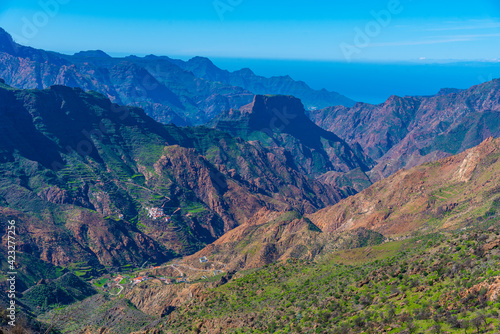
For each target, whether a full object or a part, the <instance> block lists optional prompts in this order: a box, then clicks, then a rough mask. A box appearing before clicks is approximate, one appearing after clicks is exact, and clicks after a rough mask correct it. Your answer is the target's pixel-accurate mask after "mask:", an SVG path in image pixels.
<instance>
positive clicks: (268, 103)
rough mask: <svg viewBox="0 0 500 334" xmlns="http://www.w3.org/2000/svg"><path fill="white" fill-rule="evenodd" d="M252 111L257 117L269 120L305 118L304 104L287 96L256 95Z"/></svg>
mask: <svg viewBox="0 0 500 334" xmlns="http://www.w3.org/2000/svg"><path fill="white" fill-rule="evenodd" d="M245 109H246V110H250V111H251V113H252V114H253V115H254V116H255V117H259V118H264V119H268V118H269V117H278V118H283V117H284V118H288V117H293V118H296V117H298V116H305V109H304V105H303V104H302V102H301V101H300V100H299V99H297V98H295V97H293V96H287V95H256V96H255V97H254V100H253V102H252V103H251V104H250V108H245Z"/></svg>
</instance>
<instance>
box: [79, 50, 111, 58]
mask: <svg viewBox="0 0 500 334" xmlns="http://www.w3.org/2000/svg"><path fill="white" fill-rule="evenodd" d="M74 56H75V57H81V58H111V56H110V55H108V54H107V53H106V52H104V51H102V50H88V51H80V52H77V53H75V54H74Z"/></svg>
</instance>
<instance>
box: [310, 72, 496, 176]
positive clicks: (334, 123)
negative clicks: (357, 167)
mask: <svg viewBox="0 0 500 334" xmlns="http://www.w3.org/2000/svg"><path fill="white" fill-rule="evenodd" d="M309 115H310V117H311V119H312V120H313V121H314V122H315V123H316V124H318V125H319V126H321V127H322V128H324V129H327V130H329V131H332V132H334V133H336V134H337V135H339V136H340V137H341V138H342V139H344V140H345V141H346V142H348V143H350V144H359V145H360V146H361V147H362V148H363V150H364V151H365V152H366V153H367V154H368V155H369V156H370V157H371V158H372V159H373V160H376V161H377V162H378V166H376V167H375V168H374V169H373V170H372V171H371V172H370V173H371V178H372V180H378V179H380V178H383V177H386V176H388V175H391V174H393V173H394V172H396V171H398V170H399V169H401V168H403V167H407V168H408V167H413V166H416V165H418V164H421V163H424V162H428V161H434V160H436V159H438V158H440V157H444V156H447V155H451V154H456V153H459V152H462V151H464V150H466V149H468V148H471V147H473V146H476V145H478V144H479V143H481V142H482V141H483V140H485V139H486V138H488V137H490V136H493V137H499V136H500V80H493V81H490V82H486V83H484V84H481V85H477V86H474V87H471V88H470V89H467V90H457V89H443V90H441V91H440V92H439V93H438V94H437V95H435V96H431V97H398V96H392V97H391V98H389V99H388V100H387V101H386V102H385V103H382V104H379V105H371V104H365V103H357V104H356V105H355V106H354V107H352V108H346V107H341V106H337V107H331V108H326V109H323V110H316V111H311V112H310V114H309Z"/></svg>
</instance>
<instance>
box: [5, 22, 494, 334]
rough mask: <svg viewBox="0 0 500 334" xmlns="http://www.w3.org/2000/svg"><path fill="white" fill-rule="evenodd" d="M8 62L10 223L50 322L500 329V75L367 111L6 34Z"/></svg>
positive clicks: (211, 68)
mask: <svg viewBox="0 0 500 334" xmlns="http://www.w3.org/2000/svg"><path fill="white" fill-rule="evenodd" d="M2 77H3V79H0V227H1V228H2V229H4V230H7V227H8V226H7V225H8V224H9V223H8V222H9V221H15V224H16V232H17V235H16V250H17V254H16V256H17V261H15V262H16V263H15V266H16V270H17V272H18V275H17V276H16V277H17V280H16V287H17V289H18V292H19V296H18V298H17V302H18V305H19V307H18V312H19V316H20V317H22V318H23V319H24V320H23V324H22V326H24V327H29V328H31V330H32V332H34V333H54V334H60V333H87V334H94V333H99V334H119V333H123V334H129V333H135V334H163V333H169V334H170V333H172V334H173V333H188V332H194V333H210V334H211V333H226V332H234V333H362V332H363V333H364V332H371V331H377V332H381V333H416V332H418V330H423V332H425V333H427V332H434V333H441V332H443V331H444V332H450V333H452V332H463V331H465V332H467V330H468V329H469V328H470V327H471V326H474V327H475V328H476V329H477V332H480V330H483V331H486V332H495V330H496V329H497V328H500V321H499V318H498V309H499V305H498V296H499V295H498V291H500V290H499V289H500V272H499V271H498V259H499V258H500V237H499V236H498V235H499V233H500V232H499V226H500V179H499V176H500V160H499V158H500V139H499V138H498V137H500V117H499V116H500V115H499V112H500V80H499V79H496V80H492V81H489V82H486V83H484V84H481V85H477V86H473V87H471V88H469V89H453V88H445V89H442V90H441V91H440V92H438V93H437V94H436V95H434V96H407V97H398V96H392V97H390V98H389V99H388V100H387V101H386V102H385V103H382V104H379V105H371V104H366V103H355V102H354V101H352V100H349V99H348V98H346V97H343V96H342V95H340V94H338V93H333V92H327V91H325V90H322V91H316V90H313V89H311V88H310V87H308V86H307V85H306V84H305V83H303V82H296V81H294V80H292V79H291V78H290V77H287V76H284V77H273V78H264V77H260V76H258V75H256V74H255V73H253V72H252V71H251V70H250V69H242V70H240V71H235V72H229V71H225V70H221V69H219V68H217V67H216V66H215V65H214V64H213V63H212V62H211V61H210V60H209V59H207V58H202V57H195V58H193V59H191V60H188V61H183V60H176V59H172V58H169V57H159V56H153V55H150V56H146V57H136V56H129V57H123V58H115V57H111V56H109V55H107V54H106V53H104V52H103V51H99V50H95V51H82V52H78V53H76V54H74V55H64V54H61V53H56V52H49V51H44V50H39V49H34V48H31V47H26V46H21V45H19V44H17V43H15V42H14V41H13V40H12V38H11V36H10V35H8V34H7V33H6V32H5V31H4V30H1V29H0V78H2ZM2 244H3V245H4V247H5V248H7V238H2ZM0 258H1V259H2V260H5V261H2V264H1V266H0V267H1V269H2V270H4V271H5V272H7V271H8V270H11V268H9V266H8V259H7V256H6V255H5V254H0ZM0 286H1V287H2V288H3V289H4V290H7V289H8V288H9V287H8V281H7V280H6V279H1V280H0ZM8 303H9V300H8V299H7V297H6V296H5V294H4V295H2V296H1V297H0V332H3V331H4V329H6V324H7V319H8V318H7V312H6V311H5V310H4V308H5V307H6V306H7V304H8ZM4 325H5V326H4ZM21 331H22V330H21Z"/></svg>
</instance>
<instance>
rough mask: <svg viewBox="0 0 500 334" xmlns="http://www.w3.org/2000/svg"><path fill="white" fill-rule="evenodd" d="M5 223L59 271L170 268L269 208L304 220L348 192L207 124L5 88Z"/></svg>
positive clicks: (67, 94)
mask: <svg viewBox="0 0 500 334" xmlns="http://www.w3.org/2000/svg"><path fill="white" fill-rule="evenodd" d="M0 99H1V101H2V105H1V106H0V119H1V121H0V124H1V125H0V127H1V140H0V162H1V164H0V166H1V169H2V176H1V181H0V182H1V184H2V186H1V188H0V206H1V207H2V209H1V210H2V213H1V217H2V218H4V220H3V221H4V222H6V221H7V219H17V220H19V221H20V222H22V223H20V226H21V227H20V229H22V230H23V231H25V232H26V233H25V234H24V236H25V238H26V239H25V240H24V241H23V242H22V243H21V244H20V249H23V250H25V251H26V252H28V253H30V254H31V255H33V256H35V257H40V258H41V259H42V260H44V261H47V262H51V263H53V264H55V265H65V266H66V265H68V264H70V263H77V262H82V261H83V262H85V263H86V264H93V265H97V264H100V265H104V266H121V265H125V264H130V263H135V264H136V265H138V264H140V263H142V262H144V261H145V260H149V261H152V262H154V261H156V262H162V261H165V260H167V259H168V258H169V257H172V256H173V255H174V254H175V253H179V254H186V253H190V252H193V251H194V250H196V249H199V248H200V247H202V246H203V245H204V244H207V243H210V242H212V241H214V240H215V239H216V238H218V237H220V236H222V234H223V233H224V232H227V231H229V230H230V229H232V228H234V227H235V226H238V225H239V224H241V223H244V222H245V221H246V220H248V219H249V218H251V217H252V216H253V215H254V214H255V213H256V212H258V211H259V210H261V209H262V208H268V209H273V210H289V209H295V210H298V212H301V213H312V212H314V211H315V210H317V209H319V208H322V207H325V206H327V205H330V204H334V203H336V202H337V201H339V200H340V199H341V198H343V197H345V196H347V195H348V193H349V190H348V189H347V190H346V191H347V192H346V191H345V190H343V189H340V188H337V187H333V186H330V185H325V184H322V183H321V182H319V181H316V180H314V179H311V178H309V177H307V176H306V175H304V174H303V173H301V171H300V170H298V169H297V168H296V167H295V165H294V164H293V163H292V162H290V160H289V158H288V157H287V155H286V154H285V151H284V150H281V151H279V150H274V151H270V150H268V149H267V148H265V147H264V146H263V145H261V144H260V143H259V142H253V143H252V142H245V141H244V140H242V139H239V138H235V137H231V136H230V135H228V134H226V133H224V132H221V131H218V130H215V129H209V128H206V127H198V128H179V127H176V126H175V125H162V124H160V123H158V122H156V121H154V120H153V119H151V118H150V117H148V116H147V115H146V114H145V113H144V112H143V111H142V110H141V109H138V108H133V107H121V106H118V105H115V104H113V103H112V102H111V101H110V100H108V99H107V98H106V97H105V96H103V95H101V94H99V93H96V92H90V93H85V92H84V91H83V90H81V89H79V88H70V87H65V86H51V87H50V88H49V89H46V90H19V89H15V88H12V87H10V86H8V85H6V84H0Z"/></svg>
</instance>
